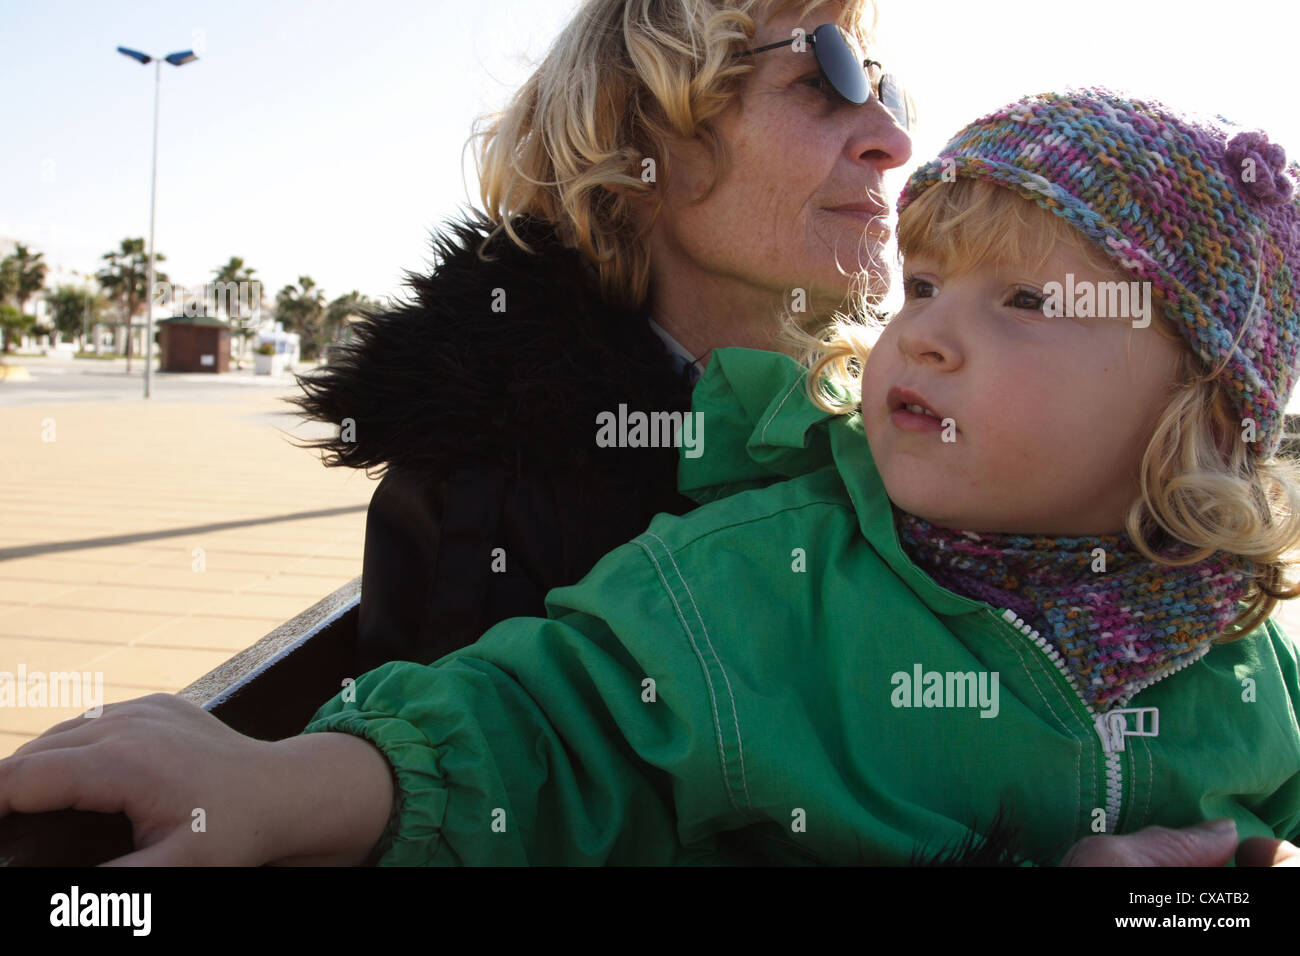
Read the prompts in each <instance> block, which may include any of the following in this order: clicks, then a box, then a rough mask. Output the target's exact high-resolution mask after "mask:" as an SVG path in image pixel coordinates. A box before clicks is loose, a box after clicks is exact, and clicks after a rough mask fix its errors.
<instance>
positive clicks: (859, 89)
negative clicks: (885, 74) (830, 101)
mask: <svg viewBox="0 0 1300 956" xmlns="http://www.w3.org/2000/svg"><path fill="white" fill-rule="evenodd" d="M813 52H814V53H815V54H816V55H817V64H818V65H819V66H820V67H821V69H822V72H823V73H825V74H826V79H828V80H829V81H830V84H831V86H833V87H835V89H836V91H837V92H838V93H839V94H840V96H842V97H844V98H845V99H846V100H848V101H849V102H850V103H854V104H856V105H858V106H861V105H862V104H863V103H865V102H866V101H867V100H868V99H869V98H870V96H871V86H870V84H869V82H868V81H867V73H866V71H865V70H864V69H863V68H862V59H863V57H862V51H861V50H859V49H858V45H857V43H855V42H854V41H853V39H852V38H851V37H849V36H848V35H847V34H846V33H845V32H844V30H843V29H841V28H840V26H839V25H838V24H834V23H823V24H822V25H821V26H819V27H818V28H817V29H816V30H814V31H813Z"/></svg>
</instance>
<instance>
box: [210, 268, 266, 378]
mask: <svg viewBox="0 0 1300 956" xmlns="http://www.w3.org/2000/svg"><path fill="white" fill-rule="evenodd" d="M256 271H257V270H256V269H249V268H248V267H247V266H245V265H244V260H243V259H241V258H239V257H238V256H231V257H230V261H229V262H227V263H226V264H225V265H224V266H222V267H221V268H220V269H214V270H213V276H214V277H215V281H216V282H218V283H222V284H228V283H234V284H235V285H238V284H239V283H241V282H247V283H249V287H250V289H252V290H256V291H255V295H256V297H257V301H255V302H253V303H252V314H251V315H238V316H235V315H231V314H229V311H228V309H229V305H230V297H229V295H225V296H221V297H219V298H218V300H217V301H218V303H219V304H220V305H224V306H226V308H227V313H226V321H227V322H229V323H230V334H231V335H238V336H239V338H240V346H239V367H240V368H243V366H244V353H245V352H246V351H248V337H249V336H250V335H252V334H253V330H252V329H251V328H249V326H248V324H247V321H246V320H249V319H255V318H256V317H257V316H258V314H259V313H260V312H261V309H262V284H261V283H260V282H258V281H257V280H256V279H254V278H253V273H255V272H256ZM237 319H242V320H245V322H243V323H241V326H240V328H238V329H236V327H235V323H236V320H237Z"/></svg>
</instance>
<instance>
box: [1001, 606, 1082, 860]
mask: <svg viewBox="0 0 1300 956" xmlns="http://www.w3.org/2000/svg"><path fill="white" fill-rule="evenodd" d="M996 630H997V632H998V633H999V634H1001V635H1002V636H1003V637H1004V638H1006V641H1007V644H1008V646H1010V648H1011V650H1012V653H1014V654H1015V655H1016V656H1017V657H1019V658H1020V661H1021V663H1022V664H1023V665H1024V668H1025V675H1026V676H1027V677H1028V678H1029V683H1030V685H1032V686H1033V688H1034V692H1035V693H1036V694H1038V697H1039V699H1040V700H1042V702H1043V706H1045V707H1046V708H1047V709H1048V710H1049V711H1051V712H1052V716H1053V717H1055V718H1056V720H1057V722H1058V723H1060V725H1061V729H1062V730H1063V731H1065V732H1066V733H1067V734H1069V735H1070V738H1071V739H1072V740H1073V741H1074V742H1075V743H1077V744H1078V745H1079V753H1078V754H1077V755H1076V756H1075V758H1074V775H1075V790H1074V827H1073V829H1072V830H1071V833H1070V835H1071V836H1077V835H1078V832H1079V827H1080V826H1082V825H1083V818H1082V816H1081V815H1080V812H1079V811H1080V808H1081V807H1082V806H1083V767H1082V761H1083V752H1084V750H1086V749H1087V747H1086V746H1085V744H1084V741H1082V740H1080V739H1079V738H1078V737H1076V736H1075V733H1074V731H1073V730H1072V729H1071V728H1070V726H1069V724H1068V723H1067V722H1066V721H1064V720H1062V719H1061V718H1060V716H1059V715H1058V714H1057V713H1056V708H1055V707H1053V706H1052V703H1051V701H1049V700H1048V699H1047V698H1046V697H1045V696H1044V695H1043V692H1042V690H1040V689H1039V687H1038V681H1037V680H1035V679H1034V669H1033V667H1032V666H1030V664H1029V662H1028V659H1027V658H1026V656H1025V655H1026V654H1027V653H1029V648H1028V647H1025V646H1023V642H1021V641H1017V640H1013V639H1012V637H1011V635H1010V634H1007V633H1006V631H1005V629H1003V628H1001V627H999V628H997V629H996ZM1034 653H1038V652H1037V651H1035V652H1034ZM1048 683H1049V684H1050V685H1051V686H1052V687H1053V688H1056V691H1057V693H1058V694H1061V695H1062V696H1063V692H1062V691H1061V690H1060V688H1057V687H1056V682H1055V681H1052V680H1049V681H1048ZM1066 713H1067V714H1071V713H1072V711H1071V710H1070V708H1069V706H1068V699H1067V706H1066ZM1088 764H1089V766H1090V767H1092V768H1093V770H1092V775H1091V776H1092V792H1093V793H1096V792H1097V769H1096V761H1095V760H1091V759H1090V760H1089V761H1088Z"/></svg>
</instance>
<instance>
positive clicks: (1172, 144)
mask: <svg viewBox="0 0 1300 956" xmlns="http://www.w3.org/2000/svg"><path fill="white" fill-rule="evenodd" d="M957 177H967V178H973V179H983V180H987V181H989V182H993V183H996V184H998V185H1000V186H1004V187H1007V188H1009V189H1012V190H1014V191H1015V192H1017V193H1019V194H1020V195H1022V196H1024V197H1025V198H1026V199H1030V200H1032V201H1034V202H1036V203H1037V204H1038V205H1040V206H1042V207H1043V208H1044V209H1047V210H1049V211H1050V212H1053V213H1055V214H1056V215H1058V216H1060V217H1061V218H1063V219H1065V220H1066V221H1067V222H1069V223H1070V225H1072V226H1074V227H1075V228H1076V229H1078V230H1079V231H1080V232H1081V233H1083V235H1084V236H1086V237H1087V238H1088V239H1089V240H1090V241H1092V242H1094V243H1096V244H1097V245H1098V246H1100V247H1101V249H1102V250H1103V251H1104V252H1105V253H1106V254H1107V255H1108V256H1110V257H1111V258H1112V259H1114V260H1115V262H1116V263H1117V264H1118V265H1119V266H1120V268H1122V269H1124V270H1125V271H1126V272H1128V273H1129V274H1130V275H1131V276H1132V277H1133V278H1134V279H1136V280H1138V281H1149V282H1150V283H1151V286H1152V288H1153V289H1154V290H1155V291H1157V292H1158V293H1160V294H1161V295H1162V296H1163V297H1164V301H1165V303H1166V307H1165V314H1166V316H1167V317H1168V318H1169V319H1170V321H1171V322H1172V323H1173V324H1174V326H1175V327H1176V328H1178V330H1179V331H1180V332H1181V333H1182V334H1183V336H1184V338H1185V339H1186V340H1187V341H1188V343H1190V345H1191V347H1192V350H1193V351H1194V352H1196V354H1198V355H1199V356H1200V357H1201V359H1202V361H1203V362H1205V364H1206V368H1207V369H1219V370H1220V371H1219V372H1218V377H1219V379H1220V381H1221V382H1222V383H1223V385H1224V386H1225V388H1226V390H1227V392H1228V395H1229V397H1230V399H1231V400H1232V402H1233V405H1234V406H1235V407H1236V409H1237V410H1238V412H1239V413H1240V415H1241V418H1242V419H1243V420H1244V419H1251V420H1253V421H1254V422H1255V435H1256V441H1255V442H1254V443H1253V444H1252V445H1251V448H1252V450H1253V451H1254V452H1255V454H1256V455H1257V456H1258V457H1259V458H1261V459H1264V458H1269V457H1271V456H1272V455H1274V454H1276V452H1277V449H1278V447H1279V446H1280V444H1281V440H1282V434H1283V431H1284V415H1285V410H1286V405H1287V402H1288V400H1289V399H1290V395H1291V390H1292V388H1293V386H1294V385H1295V382H1296V377H1297V368H1296V365H1297V358H1298V357H1300V314H1298V311H1300V301H1298V300H1300V190H1298V189H1297V188H1296V183H1297V180H1300V164H1296V163H1294V162H1292V163H1290V164H1289V165H1288V163H1287V159H1286V154H1285V152H1284V151H1283V149H1282V147H1281V146H1278V145H1277V144H1275V143H1270V142H1269V141H1268V138H1267V137H1266V136H1265V135H1264V134H1263V133H1260V132H1254V131H1247V130H1242V129H1240V128H1238V127H1234V126H1232V125H1231V124H1229V123H1228V122H1227V121H1226V120H1223V118H1222V117H1219V118H1218V120H1217V121H1208V120H1203V119H1200V118H1197V119H1192V118H1190V117H1188V116H1186V115H1184V114H1180V113H1178V112H1176V111H1174V110H1172V109H1170V108H1168V107H1166V106H1164V105H1163V104H1161V103H1159V102H1156V101H1154V100H1137V99H1131V98H1128V97H1127V96H1124V95H1120V94H1116V93H1112V92H1110V91H1109V90H1105V89H1100V88H1091V89H1085V90H1069V91H1067V92H1065V93H1043V94H1038V95H1035V96H1030V97H1026V98H1025V99H1022V100H1020V101H1019V102H1016V103H1012V104H1010V105H1009V106H1005V107H1003V108H1002V109H1000V110H997V111H995V112H993V113H990V114H988V115H987V116H984V117H982V118H980V119H977V120H976V121H975V122H973V123H971V124H970V125H968V126H967V127H965V128H964V129H963V130H962V131H961V132H959V133H958V134H957V135H956V136H955V137H953V138H952V140H950V141H949V143H948V145H947V146H945V147H944V148H943V150H942V151H941V152H940V153H939V156H938V158H936V159H935V160H933V161H931V162H929V163H926V164H925V165H923V166H921V167H919V168H918V169H917V170H916V171H915V172H914V173H912V175H911V177H910V178H909V179H908V181H907V185H906V186H905V187H904V189H903V192H902V194H901V195H900V196H899V200H898V211H899V212H900V213H901V212H902V211H903V210H904V209H905V208H907V206H908V205H909V204H911V202H912V201H913V200H914V199H916V197H917V196H919V195H920V194H921V193H922V192H924V191H925V190H926V189H928V188H930V187H931V186H932V185H934V184H935V183H938V182H941V181H951V180H953V179H954V178H957Z"/></svg>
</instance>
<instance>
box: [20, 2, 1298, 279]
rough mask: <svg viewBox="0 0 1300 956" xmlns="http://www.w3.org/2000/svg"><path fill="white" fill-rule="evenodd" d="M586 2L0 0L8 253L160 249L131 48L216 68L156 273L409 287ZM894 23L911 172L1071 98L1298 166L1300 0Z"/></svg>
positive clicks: (174, 128)
mask: <svg viewBox="0 0 1300 956" xmlns="http://www.w3.org/2000/svg"><path fill="white" fill-rule="evenodd" d="M575 8H576V3H575V2H574V0H479V2H476V3H472V4H462V3H455V2H450V0H365V2H359V0H346V2H343V0H339V2H332V3H329V2H312V3H307V2H290V0H219V2H185V0H171V2H161V0H153V2H150V0H142V2H122V3H94V2H89V0H83V2H57V0H31V2H20V0H0V48H2V49H3V50H4V56H3V57H2V58H0V129H3V130H4V134H3V138H4V143H5V146H4V149H3V150H0V240H5V239H9V240H15V239H16V240H18V241H22V242H26V243H28V244H29V245H31V246H33V247H34V248H35V249H37V250H39V251H42V252H44V253H45V257H46V260H47V261H48V262H49V263H50V264H51V265H52V266H57V267H59V268H61V269H64V270H72V269H76V270H79V271H81V270H87V269H89V270H95V269H97V268H99V267H100V262H99V257H100V255H101V254H102V253H104V252H107V251H108V250H110V249H113V248H116V247H117V245H118V243H119V241H120V240H121V239H122V238H124V237H126V236H128V235H129V236H147V235H148V229H149V169H150V148H151V143H152V122H153V71H154V67H153V65H152V64H151V65H149V66H147V67H146V66H141V65H139V64H138V63H136V62H135V61H133V60H129V59H127V58H126V57H124V56H122V55H120V54H118V53H117V52H116V49H115V48H116V47H117V46H119V45H123V46H128V47H134V48H136V49H139V50H143V51H145V52H147V53H150V54H153V55H165V54H167V53H170V52H173V51H177V50H183V49H186V48H188V47H193V48H194V49H195V51H196V52H197V53H199V57H200V58H199V60H198V61H197V62H194V63H190V64H188V65H186V66H183V67H180V68H176V67H172V66H169V65H167V64H164V65H163V67H162V70H163V74H162V100H161V126H160V139H159V157H158V162H159V172H158V219H157V245H158V249H159V250H160V251H161V252H163V253H165V254H166V256H167V260H168V261H167V262H166V263H164V264H163V265H162V266H161V267H160V268H162V269H164V270H166V271H167V272H169V273H170V274H171V277H172V279H173V281H177V282H181V283H184V284H195V285H197V284H200V283H203V282H205V281H208V280H209V279H210V277H211V272H212V270H213V269H215V268H216V267H217V266H218V265H220V264H222V263H224V262H225V261H226V260H227V259H228V258H229V257H230V256H232V255H238V256H242V257H243V258H244V259H245V260H246V261H247V264H248V265H250V266H252V267H253V268H254V269H256V270H257V275H258V277H259V278H261V279H262V281H263V283H264V285H265V287H266V290H267V292H268V293H269V294H271V295H274V293H275V292H276V291H277V290H278V289H279V288H281V287H282V286H283V285H285V284H286V283H289V282H293V281H295V280H296V279H297V277H298V276H299V275H311V276H312V277H313V278H314V279H316V281H317V282H318V283H319V284H320V285H321V286H323V287H324V290H325V292H326V294H327V295H328V296H329V297H331V298H332V297H334V296H336V295H339V294H342V293H344V292H347V291H350V290H351V289H358V290H360V291H361V292H363V293H366V294H368V295H371V296H373V297H381V296H385V295H390V294H394V293H397V292H399V291H400V288H401V276H402V272H403V270H405V269H422V268H423V267H424V266H425V264H426V263H427V261H428V235H429V231H430V230H431V229H433V228H436V227H437V226H438V225H439V223H441V222H443V221H445V220H446V219H447V218H448V217H449V216H451V215H453V214H454V213H455V212H456V210H457V208H458V207H460V206H462V205H464V204H465V203H467V202H470V201H473V199H474V198H476V197H477V192H478V190H477V184H476V183H475V182H474V180H473V165H472V162H471V161H470V160H469V156H468V153H465V154H464V155H463V156H462V148H463V147H464V144H465V141H466V139H467V137H468V136H469V133H470V126H471V123H472V121H473V119H474V117H475V115H476V114H478V113H479V112H482V111H485V110H489V109H495V108H498V107H499V106H500V105H501V104H502V103H503V102H504V101H505V99H506V97H507V96H508V95H509V93H510V92H511V91H512V90H513V89H514V88H515V87H516V86H517V85H519V83H521V82H522V80H523V79H524V78H525V77H526V76H527V74H528V72H529V71H530V68H531V65H532V64H533V63H535V62H537V61H538V60H540V58H541V56H542V55H543V54H544V52H545V50H546V48H547V46H548V45H549V43H550V41H551V40H552V39H553V38H554V36H555V35H556V34H557V33H558V32H559V30H560V28H561V27H562V26H563V24H564V23H565V22H566V20H567V19H568V16H569V15H570V13H571V12H572V11H573V10H574V9H575ZM881 8H882V18H881V27H882V46H881V48H880V49H879V50H878V51H876V53H877V58H878V59H881V60H882V61H883V62H884V63H885V65H886V68H887V69H888V70H889V71H890V72H896V73H898V74H900V75H901V76H902V77H903V78H904V79H905V81H906V82H907V85H908V87H909V89H911V90H912V91H913V95H914V96H915V98H916V100H917V102H918V105H919V107H920V109H921V111H922V121H923V125H922V128H921V129H920V130H918V131H917V133H916V134H915V138H914V143H915V147H914V149H915V151H914V157H913V160H914V162H913V164H912V165H915V164H916V163H919V162H921V161H923V160H925V159H928V158H930V156H932V155H933V154H934V153H935V152H936V151H937V150H938V149H939V147H940V146H942V144H943V143H944V141H945V140H947V138H948V137H949V136H951V135H952V134H953V133H954V132H956V131H957V130H958V129H959V128H960V127H961V126H962V125H964V124H965V123H966V122H969V121H970V120H972V119H974V118H976V117H977V116H980V115H982V114H984V113H987V112H989V111H990V110H992V109H994V108H996V107H998V106H1001V105H1003V104H1004V103H1007V102H1009V101H1011V100H1013V99H1016V98H1018V97H1020V96H1022V95H1024V94H1026V93H1031V92H1039V91H1043V90H1048V89H1060V88H1064V87H1065V86H1068V85H1106V86H1110V87H1112V88H1127V89H1131V90H1133V91H1136V92H1139V93H1143V94H1147V95H1152V96H1156V97H1159V98H1162V99H1164V100H1166V101H1167V102H1169V103H1170V104H1171V105H1175V106H1178V107H1180V108H1183V109H1189V110H1197V111H1201V112H1205V113H1222V114H1223V115H1225V116H1227V117H1229V118H1231V119H1233V120H1235V121H1237V122H1240V123H1245V124H1250V125H1255V126H1258V127H1260V128H1263V129H1264V130H1266V131H1267V132H1268V133H1269V134H1270V137H1271V138H1272V139H1273V141H1274V142H1278V143H1281V144H1282V145H1283V146H1284V147H1285V148H1287V150H1288V155H1290V156H1292V157H1300V109H1297V105H1296V95H1295V90H1296V88H1297V82H1296V78H1295V68H1294V66H1293V64H1294V63H1295V62H1296V60H1297V50H1296V45H1297V43H1298V42H1300V31H1298V30H1297V27H1300V12H1298V11H1300V8H1297V7H1296V6H1294V5H1292V4H1289V3H1276V4H1271V3H1240V4H1224V3H1209V2H1200V0H1192V2H1184V0H1179V2H1173V0H1169V2H1166V0H1152V2H1145V0H1090V2H1087V3H1079V4H1051V5H1046V4H1043V3H1042V2H1041V0H1038V2H1035V0H987V2H984V3H970V2H961V3H958V2H953V0H930V2H915V0H906V2H905V0H881ZM815 25H816V24H810V26H815ZM462 158H463V159H464V163H463V165H462ZM909 168H910V166H909ZM900 172H901V174H902V175H900V174H899V172H896V173H894V174H891V185H892V186H893V188H894V189H897V188H898V186H900V185H901V183H902V176H903V175H905V174H906V172H907V170H906V169H905V170H902V171H900Z"/></svg>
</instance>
